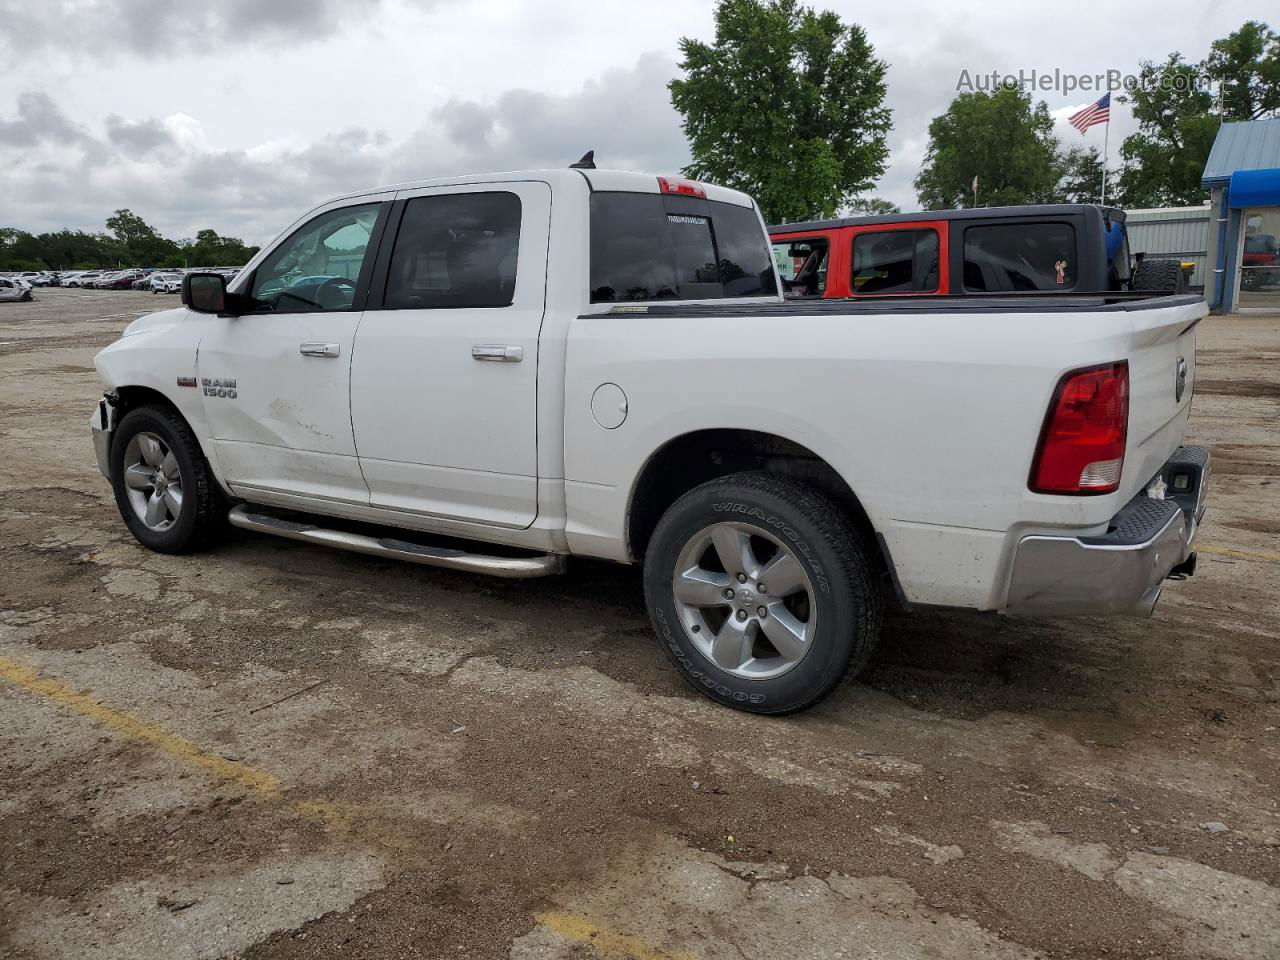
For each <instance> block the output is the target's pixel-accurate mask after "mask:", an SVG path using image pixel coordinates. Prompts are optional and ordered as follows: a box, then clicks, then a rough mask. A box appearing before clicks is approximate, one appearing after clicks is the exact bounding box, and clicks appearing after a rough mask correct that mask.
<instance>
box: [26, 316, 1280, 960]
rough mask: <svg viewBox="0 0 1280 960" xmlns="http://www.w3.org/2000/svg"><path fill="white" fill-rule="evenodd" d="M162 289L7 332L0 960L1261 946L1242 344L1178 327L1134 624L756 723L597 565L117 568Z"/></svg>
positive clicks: (234, 541) (1253, 438) (1265, 438)
mask: <svg viewBox="0 0 1280 960" xmlns="http://www.w3.org/2000/svg"><path fill="white" fill-rule="evenodd" d="M157 299H158V298H155V297H152V296H151V295H149V294H133V293H113V292H105V291H104V292H94V291H84V292H79V291H75V290H50V291H41V292H38V294H37V300H36V302H34V303H30V304H0V373H2V374H3V378H2V379H0V559H2V568H0V569H3V576H2V577H0V956H3V957H13V958H46V957H76V958H78V960H91V958H125V957H164V958H179V960H180V958H206V957H208V958H213V957H221V956H227V955H239V956H244V957H253V958H283V957H299V958H302V957H317V958H321V957H323V958H333V957H339V956H340V957H512V958H569V957H584V958H589V957H599V958H604V960H614V958H643V960H655V958H662V957H671V958H693V957H696V958H704V960H710V958H735V960H744V958H745V960H771V958H777V957H796V958H807V957H848V958H859V957H884V958H894V960H899V958H913V957H922V958H923V957H944V956H945V957H948V958H967V957H975V958H976V957H984V958H986V957H998V958H1022V957H1080V958H1085V957H1087V958H1098V957H1102V956H1106V957H1108V958H1115V957H1161V958H1170V960H1174V958H1201V957H1221V958H1239V960H1246V958H1256V960H1263V958H1266V960H1274V958H1276V957H1278V956H1280V808H1278V806H1277V795H1278V791H1277V770H1278V769H1280V731H1278V730H1277V728H1278V727H1280V648H1278V647H1277V643H1276V637H1277V633H1278V632H1280V602H1278V601H1277V597H1280V552H1278V551H1280V547H1278V546H1277V540H1276V535H1277V534H1278V533H1280V498H1278V497H1277V481H1278V479H1280V440H1277V434H1276V422H1277V415H1280V374H1278V373H1277V361H1278V360H1280V317H1278V316H1277V315H1267V316H1253V317H1247V318H1245V317H1229V318H1222V317H1216V318H1212V319H1210V320H1208V321H1206V322H1205V323H1204V324H1203V325H1202V327H1201V330H1202V333H1201V337H1200V359H1199V370H1198V373H1199V377H1198V384H1197V395H1196V399H1195V407H1194V415H1193V418H1192V422H1191V431H1190V432H1191V439H1192V440H1194V441H1196V442H1200V443H1205V444H1208V445H1210V446H1211V447H1212V448H1213V451H1214V456H1215V458H1216V466H1215V471H1216V473H1215V477H1214V481H1213V483H1214V486H1213V490H1212V497H1211V501H1210V513H1209V516H1208V519H1207V523H1206V525H1205V527H1204V528H1203V529H1202V534H1201V537H1202V539H1201V553H1200V560H1201V563H1200V571H1199V573H1198V574H1197V575H1196V576H1195V577H1194V578H1193V579H1191V580H1189V581H1186V582H1182V583H1175V584H1171V585H1170V587H1169V589H1167V590H1166V591H1165V596H1164V599H1163V600H1162V601H1161V604H1160V606H1159V607H1158V608H1157V610H1156V615H1155V617H1154V618H1153V619H1151V620H1146V621H1139V620H1119V619H1116V620H1104V619H1082V620H1076V621H1059V622H1034V621H1023V620H1015V619H1004V618H995V617H979V616H965V615H960V614H936V613H935V614H923V615H916V616H909V617H908V616H895V617H893V618H891V619H890V621H889V623H888V624H887V626H886V630H885V641H884V644H883V647H882V649H881V651H880V653H879V654H878V656H877V658H876V660H875V661H874V663H873V665H872V667H871V669H870V670H869V671H868V672H867V673H866V675H865V676H864V677H863V678H862V679H861V680H860V681H858V682H856V683H852V684H849V685H847V686H846V687H844V688H842V689H841V690H840V691H839V692H838V693H837V694H836V695H835V696H833V697H832V698H831V699H830V700H829V701H827V702H826V703H824V704H823V705H822V706H820V707H819V708H817V709H815V710H812V711H810V712H808V713H805V714H803V715H800V716H794V717H787V718H782V719H768V718H759V717H752V716H747V715H743V714H738V713H734V712H731V711H728V710H725V709H723V708H720V707H717V706H715V705H714V704H712V703H710V702H709V701H707V700H704V699H702V698H701V697H699V696H698V695H697V694H695V693H693V692H692V691H690V690H689V689H687V688H686V687H685V686H684V684H683V683H682V682H681V680H680V679H679V678H678V677H677V676H676V675H675V674H674V672H673V671H672V670H671V669H670V668H669V667H668V665H667V663H666V661H665V660H664V658H663V657H662V655H661V653H660V651H659V650H658V648H657V646H656V644H655V642H654V641H653V639H652V637H651V634H650V630H649V626H648V624H647V622H646V620H645V616H644V609H643V606H642V599H641V594H640V581H639V577H638V574H637V572H636V571H633V570H630V569H626V568H618V567H613V566H608V565H603V564H595V563H588V562H581V563H577V564H575V565H574V566H573V567H572V569H571V572H570V573H569V574H568V575H567V576H565V577H563V578H559V579H555V580H547V581H531V582H506V581H496V580H486V579H482V578H478V577H471V576H467V575H462V574H456V573H450V572H445V571H434V570H431V569H428V568H421V567H411V566H402V565H397V564H394V563H390V562H383V561H379V560H376V559H371V558H365V557H360V556H356V555H351V554H343V553H338V552H333V551H326V550H322V549H319V548H314V547H308V546H306V545H302V544H295V543H290V542H287V541H283V540H277V539H272V538H267V537H262V536H253V535H248V534H237V535H233V536H231V537H230V538H229V539H228V540H227V541H226V542H225V543H224V544H222V545H221V546H219V547H218V548H217V549H216V550H214V551H212V552H210V553H208V554H204V555H200V556H193V557H165V556H160V555H157V554H151V553H148V552H147V551H145V550H143V549H142V548H141V547H139V546H138V545H137V544H136V543H135V542H134V541H133V540H132V538H130V537H129V535H128V534H127V532H126V531H125V528H124V526H123V524H122V523H121V521H120V519H119V517H118V515H117V514H116V510H115V506H114V502H113V500H112V499H111V497H110V494H109V491H108V488H107V485H106V483H105V482H104V481H103V480H102V478H101V477H100V476H99V475H98V473H97V470H96V467H95V464H94V460H93V453H92V449H91V444H90V442H89V436H88V430H87V420H88V417H89V414H90V412H91V408H92V404H93V402H94V399H95V398H96V397H97V396H98V395H99V393H100V392H101V391H100V386H99V384H98V382H97V379H96V377H95V376H94V374H93V372H92V357H93V354H94V353H95V352H96V351H97V350H98V349H100V348H101V347H103V346H105V345H106V344H107V343H109V342H110V341H111V340H113V339H114V338H115V337H116V336H117V335H118V333H119V331H120V330H121V329H122V327H123V325H124V324H125V323H126V322H127V321H128V320H130V319H132V318H133V317H134V316H137V315H139V314H141V313H146V312H148V311H150V310H153V309H156V307H157V306H159V305H160V304H158V303H157ZM172 303H173V298H167V299H165V300H164V301H163V305H172ZM1206 825H1207V826H1206Z"/></svg>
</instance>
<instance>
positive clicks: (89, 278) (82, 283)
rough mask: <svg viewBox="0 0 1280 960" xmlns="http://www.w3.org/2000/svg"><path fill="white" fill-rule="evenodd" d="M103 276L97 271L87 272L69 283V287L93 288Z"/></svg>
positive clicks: (73, 278)
mask: <svg viewBox="0 0 1280 960" xmlns="http://www.w3.org/2000/svg"><path fill="white" fill-rule="evenodd" d="M100 276H102V274H101V273H100V272H98V271H97V270H86V271H85V272H84V273H81V274H79V275H77V276H75V277H72V278H71V279H70V280H69V281H67V286H68V287H92V286H93V285H94V283H95V282H97V279H98V277H100Z"/></svg>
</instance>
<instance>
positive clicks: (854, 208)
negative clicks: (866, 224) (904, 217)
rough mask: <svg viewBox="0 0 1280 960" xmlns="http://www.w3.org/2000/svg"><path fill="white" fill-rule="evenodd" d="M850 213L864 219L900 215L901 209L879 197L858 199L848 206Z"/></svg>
mask: <svg viewBox="0 0 1280 960" xmlns="http://www.w3.org/2000/svg"><path fill="white" fill-rule="evenodd" d="M849 210H850V211H851V212H852V213H858V214H862V215H863V216H865V217H883V216H886V215H888V214H891V213H901V212H902V208H901V207H899V206H898V205H897V204H896V203H890V202H889V201H888V200H885V199H882V198H881V197H859V198H857V199H856V200H854V201H853V202H852V203H850V204H849Z"/></svg>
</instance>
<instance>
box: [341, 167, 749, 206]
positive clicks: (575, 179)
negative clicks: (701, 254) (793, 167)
mask: <svg viewBox="0 0 1280 960" xmlns="http://www.w3.org/2000/svg"><path fill="white" fill-rule="evenodd" d="M660 179H666V180H678V181H681V182H687V183H690V184H694V185H695V186H696V187H698V188H699V189H701V190H702V191H703V192H704V193H705V196H706V199H708V200H714V201H717V202H719V203H732V204H735V205H736V206H740V207H750V208H752V209H754V208H755V202H754V201H753V200H752V199H751V197H750V196H748V195H747V194H745V193H742V192H741V191H739V190H732V189H730V188H729V187H721V186H718V185H716V184H712V183H704V182H702V181H700V180H699V181H693V180H688V179H687V178H684V177H681V176H679V175H677V174H670V173H668V174H650V173H636V172H634V171H630V170H603V169H579V168H574V169H569V168H560V169H544V170H513V171H506V172H499V173H476V174H466V175H464V176H460V177H437V178H435V179H430V180H410V181H405V182H402V183H393V184H388V185H386V186H382V187H375V188H372V189H369V190H359V191H356V192H354V193H348V194H343V195H342V196H339V197H334V198H333V199H332V200H329V201H326V205H327V204H328V203H334V202H337V201H339V200H348V199H352V200H353V199H356V198H358V197H364V196H368V195H370V194H375V193H388V192H391V191H399V190H422V189H427V188H430V187H456V186H464V185H468V184H476V183H511V182H513V181H520V180H538V181H541V182H544V183H548V184H550V185H551V187H552V189H569V188H574V187H577V186H578V184H580V183H582V182H583V181H585V182H586V185H587V188H588V190H590V191H593V192H594V191H597V190H600V191H614V192H621V193H661V192H662V191H661V188H660V187H659V180H660Z"/></svg>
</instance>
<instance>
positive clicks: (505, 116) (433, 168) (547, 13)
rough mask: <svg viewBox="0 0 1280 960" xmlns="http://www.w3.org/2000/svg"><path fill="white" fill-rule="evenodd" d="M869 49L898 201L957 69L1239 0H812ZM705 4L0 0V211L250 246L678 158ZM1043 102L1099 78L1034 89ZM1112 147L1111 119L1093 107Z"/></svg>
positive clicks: (26, 221)
mask: <svg viewBox="0 0 1280 960" xmlns="http://www.w3.org/2000/svg"><path fill="white" fill-rule="evenodd" d="M815 5H816V6H820V7H825V8H829V9H833V10H835V11H837V12H838V13H839V14H840V15H841V16H842V17H843V18H845V19H846V20H853V21H856V22H858V23H861V24H862V25H863V27H865V28H866V30H867V33H868V34H869V36H870V38H871V41H872V42H873V43H874V44H875V46H876V49H877V53H878V54H879V56H880V57H881V58H882V59H884V60H886V61H888V63H889V64H890V68H889V77H888V84H889V96H888V105H889V106H890V107H891V108H892V109H893V115H894V116H893V119H894V130H893V133H892V134H891V136H890V148H891V155H890V162H889V169H888V170H887V172H886V173H885V175H884V177H883V179H882V180H881V181H880V183H879V185H878V187H877V189H876V191H875V192H876V194H877V195H879V196H883V197H886V198H888V199H890V200H893V201H894V202H896V203H898V204H900V205H902V206H903V208H904V209H914V208H915V207H916V203H915V194H914V191H913V189H912V187H911V181H912V179H913V178H914V177H915V175H916V172H917V170H918V168H919V164H920V160H921V158H922V156H923V154H924V150H925V146H926V143H927V127H928V123H929V120H930V118H931V117H933V116H934V115H935V114H937V113H939V112H941V111H942V110H943V109H945V107H946V105H947V103H948V102H949V101H950V99H951V98H952V97H953V96H954V95H955V92H956V84H957V80H958V78H959V77H960V76H961V72H962V71H965V70H967V71H969V73H970V74H971V75H975V76H976V75H978V74H989V73H990V72H991V71H992V70H1000V71H1002V72H1008V71H1017V70H1019V69H1023V70H1028V71H1029V70H1032V69H1036V70H1039V71H1042V72H1044V71H1048V72H1052V71H1053V70H1054V69H1055V68H1058V69H1061V70H1062V71H1064V72H1070V73H1076V74H1094V73H1100V72H1104V71H1106V70H1108V69H1110V68H1116V69H1119V70H1122V71H1125V72H1129V71H1132V70H1135V69H1136V66H1137V62H1138V61H1139V60H1140V59H1163V58H1164V56H1166V55H1167V54H1168V53H1169V52H1170V51H1173V50H1181V51H1182V52H1183V53H1184V54H1186V55H1187V56H1188V57H1190V58H1192V59H1198V58H1200V57H1201V56H1203V55H1204V53H1205V52H1206V51H1207V49H1208V45H1209V43H1210V42H1211V41H1212V40H1213V39H1215V38H1218V37H1221V36H1225V35H1226V34H1227V33H1229V32H1231V31H1232V30H1234V29H1236V28H1237V27H1238V26H1239V25H1240V24H1241V23H1242V22H1243V21H1244V20H1246V19H1248V18H1249V17H1251V16H1252V17H1257V16H1259V15H1260V14H1259V12H1258V6H1257V4H1256V3H1244V2H1238V0H1217V2H1212V3H1210V2H1202V3H1176V2H1172V3H1171V2H1165V3H1160V4H1123V3H1115V2H1109V3H1102V2H1094V0H1077V2H1074V3H1070V4H1036V3H1027V2H1025V0H984V2H982V3H976V4H973V5H959V4H955V3H949V2H948V3H944V2H935V3H914V2H911V0H896V2H894V3H884V4H859V3H853V2H851V0H829V2H826V3H817V4H815ZM712 9H713V3H712V2H711V0H646V2H643V3H639V2H626V3H612V2H610V0H540V2H537V3H533V2H524V3H521V2H519V0H0V226H6V225H12V226H18V227H21V228H23V229H27V230H31V231H36V232H39V231H44V230H50V229H56V228H59V227H63V226H70V227H77V228H84V229H100V228H101V225H102V222H103V220H104V219H105V218H106V217H107V216H108V215H109V214H110V213H111V211H113V210H114V209H116V208H117V207H129V208H131V209H133V210H134V211H135V212H137V213H139V214H141V215H142V216H143V217H145V218H146V219H147V220H148V221H150V222H151V223H153V224H155V225H156V226H158V227H159V228H160V229H161V230H162V231H163V232H165V233H166V234H169V235H171V236H175V237H181V236H192V235H194V233H195V231H196V230H198V229H200V228H202V227H206V226H211V227H213V228H214V229H216V230H218V231H219V232H220V233H225V234H231V235H238V236H241V237H243V238H245V239H246V240H249V241H252V242H262V241H264V240H266V239H269V238H270V237H271V236H272V235H274V233H275V232H276V231H277V230H279V229H280V228H281V227H283V226H284V225H285V224H287V223H288V222H289V221H291V220H292V219H293V218H294V217H295V216H296V215H297V214H299V213H300V212H302V211H303V210H304V209H306V208H307V207H309V206H311V205H313V204H314V203H316V202H319V201H320V200H322V199H325V198H327V197H329V196H332V195H335V194H339V193H344V192H348V191H351V190H356V189H360V188H363V187H368V186H373V185H377V184H382V183H392V182H398V181H403V180H412V179H425V178H428V177H433V176H446V175H454V174H461V173H468V172H477V171H491V170H506V169H522V168H523V169H527V168H531V167H540V166H561V165H564V164H567V163H569V162H571V161H573V160H576V159H577V158H578V156H580V155H581V154H582V153H583V152H584V151H585V150H587V149H588V148H594V149H595V151H596V156H597V162H599V163H600V164H601V165H602V166H610V167H618V168H624V169H639V170H649V171H654V172H670V171H675V170H677V169H678V168H679V167H680V166H681V165H682V164H684V163H685V162H687V160H688V150H687V147H686V145H685V141H684V137H683V134H682V133H681V131H680V125H679V117H678V115H677V114H676V113H675V112H674V110H673V109H672V107H671V104H670V99H669V97H668V94H667V91H666V83H667V81H668V80H670V79H671V78H672V77H674V76H676V75H677V73H678V68H677V66H676V63H677V61H678V59H679V52H678V49H677V43H678V40H679V38H680V37H681V36H692V37H698V38H702V39H710V38H711V37H712V36H713V32H714V31H713V21H712ZM1040 96H1041V97H1042V98H1043V99H1044V100H1045V101H1046V102H1047V103H1048V104H1049V107H1050V109H1051V110H1053V112H1054V115H1055V116H1056V117H1058V118H1059V123H1058V126H1059V131H1058V132H1059V136H1060V137H1061V139H1062V140H1063V141H1064V143H1066V144H1077V143H1081V142H1096V143H1097V144H1098V145H1101V143H1102V132H1103V128H1102V127H1095V128H1094V129H1093V130H1091V131H1090V132H1089V136H1088V138H1087V139H1086V138H1082V137H1081V136H1080V134H1078V133H1077V132H1076V131H1075V130H1073V129H1072V128H1070V127H1069V126H1067V125H1066V122H1065V117H1067V116H1069V115H1070V114H1071V113H1072V112H1074V110H1075V109H1078V108H1079V107H1080V106H1083V105H1084V104H1086V103H1089V102H1091V101H1092V100H1094V99H1096V97H1097V96H1098V94H1096V93H1088V94H1082V93H1079V92H1076V93H1072V94H1062V93H1057V92H1046V93H1042V94H1040ZM1113 117H1114V118H1115V122H1114V124H1113V130H1112V138H1111V148H1112V152H1113V155H1114V152H1115V150H1116V148H1117V147H1118V144H1119V141H1120V139H1122V138H1123V136H1124V135H1125V134H1126V133H1129V132H1131V131H1132V129H1133V124H1132V121H1131V118H1130V116H1129V114H1128V110H1127V108H1125V107H1124V106H1117V107H1116V108H1114V109H1113Z"/></svg>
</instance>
